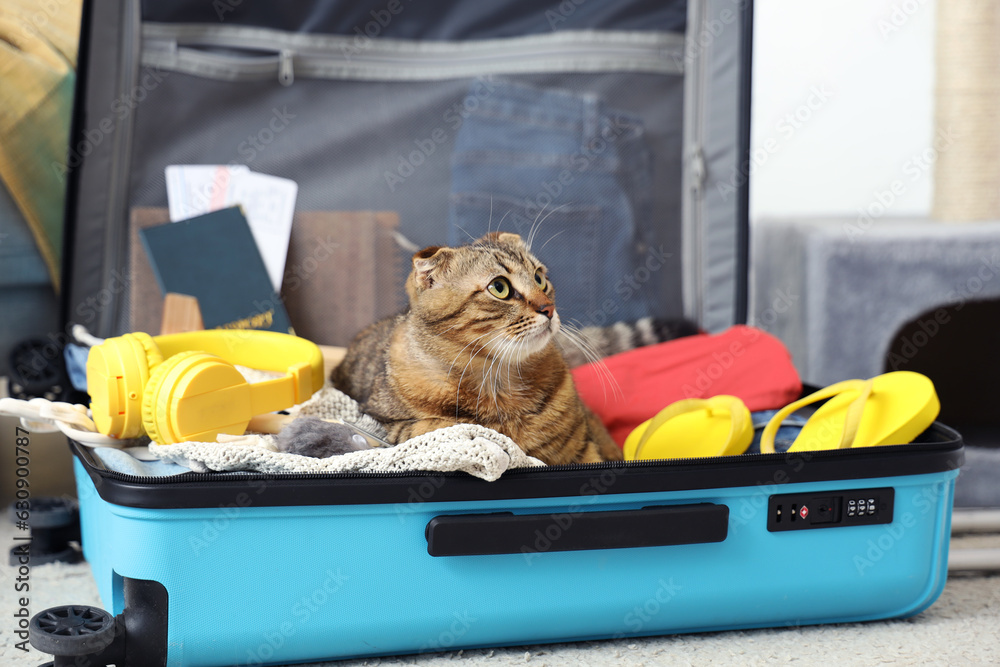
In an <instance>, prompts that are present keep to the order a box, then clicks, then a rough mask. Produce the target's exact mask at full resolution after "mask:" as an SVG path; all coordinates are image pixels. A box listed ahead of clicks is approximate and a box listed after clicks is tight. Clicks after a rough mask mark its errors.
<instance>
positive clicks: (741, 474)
mask: <svg viewBox="0 0 1000 667" xmlns="http://www.w3.org/2000/svg"><path fill="white" fill-rule="evenodd" d="M70 447H71V449H72V451H73V453H74V455H75V456H76V457H77V459H78V460H79V462H80V463H81V465H82V466H83V468H84V470H86V472H87V474H88V475H89V476H90V478H91V479H92V480H93V482H94V486H95V487H96V489H97V492H98V494H99V495H100V496H101V498H102V499H104V500H106V501H108V502H110V503H113V504H115V505H121V506H125V507H135V508H147V509H181V508H184V509H191V508H219V507H229V506H233V507H249V506H254V507H284V506H290V505H313V506H315V505H379V504H401V505H412V504H420V503H424V502H469V501H492V500H515V499H524V498H560V497H581V496H595V495H603V494H605V493H612V494H616V495H618V494H637V493H654V492H664V491H687V490H697V489H721V488H728V487H752V486H760V487H762V488H770V487H779V486H782V485H785V484H792V483H802V482H822V481H832V480H856V479H872V478H877V477H893V476H902V475H921V474H928V473H937V472H944V471H948V470H957V469H958V468H959V467H960V466H961V465H962V463H963V462H964V452H963V444H962V439H961V436H960V435H959V434H958V433H957V432H955V431H954V430H952V429H951V428H949V427H947V426H944V425H943V424H940V423H935V424H934V425H932V426H931V428H929V429H928V430H927V431H925V432H924V433H923V434H922V435H921V436H920V437H919V438H918V439H917V440H916V441H915V442H914V443H911V444H907V445H891V446H885V447H867V448H864V449H848V450H831V451H819V452H806V453H796V454H750V455H742V456H726V457H718V458H702V459H676V460H670V461H631V462H611V463H599V464H585V465H566V466H548V467H539V468H519V469H515V470H509V471H508V472H506V473H505V474H504V475H503V477H502V478H501V479H499V480H497V481H495V482H487V481H484V480H482V479H479V478H476V477H472V476H471V475H468V474H466V473H458V472H455V473H433V472H431V473H409V472H405V473H404V472H398V473H397V472H385V473H336V474H282V475H277V474H264V473H253V472H247V473H242V472H232V473H193V472H192V473H183V474H180V475H172V476H165V477H135V476H132V475H125V474H122V473H118V472H114V471H110V470H106V469H105V468H104V467H103V466H102V465H101V463H100V461H99V459H97V458H96V457H95V456H94V454H93V452H92V451H91V450H89V449H88V448H86V447H84V446H82V445H80V444H78V443H76V442H71V443H70ZM768 493H770V491H768ZM622 499H623V500H626V499H627V498H626V496H624V495H623V496H622Z"/></svg>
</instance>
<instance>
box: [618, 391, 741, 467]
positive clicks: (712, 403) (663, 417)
mask: <svg viewBox="0 0 1000 667" xmlns="http://www.w3.org/2000/svg"><path fill="white" fill-rule="evenodd" d="M742 408H743V401H741V400H740V399H738V398H736V397H735V396H713V397H712V398H709V399H704V398H685V399H682V400H680V401H674V402H673V403H671V404H670V405H668V406H667V407H665V408H663V409H662V410H660V411H659V412H658V413H656V416H655V417H653V419H652V421H650V422H649V426H647V427H646V430H645V431H643V434H642V437H641V438H639V444H638V445H636V447H635V458H636V459H637V460H638V459H639V454H640V453H641V452H642V448H643V446H644V445H645V444H646V441H648V440H649V439H650V438H651V437H653V434H654V433H655V432H656V430H657V429H659V428H660V427H661V426H663V425H664V424H666V423H667V422H668V421H670V420H671V419H673V418H674V417H677V416H679V415H685V414H688V413H691V412H698V411H699V410H708V411H709V413H711V412H712V411H713V410H718V409H722V410H727V411H728V412H729V415H730V422H731V427H730V429H729V435H728V436H727V438H726V443H727V444H728V443H730V442H732V441H733V440H734V439H735V438H736V437H737V436H738V435H739V434H740V433H742V432H743V429H744V428H746V414H745V412H744V410H742Z"/></svg>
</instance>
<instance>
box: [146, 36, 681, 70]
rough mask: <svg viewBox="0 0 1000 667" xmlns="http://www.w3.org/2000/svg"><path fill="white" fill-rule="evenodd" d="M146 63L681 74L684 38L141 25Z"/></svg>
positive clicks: (212, 66) (194, 67)
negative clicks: (435, 37) (400, 34)
mask: <svg viewBox="0 0 1000 667" xmlns="http://www.w3.org/2000/svg"><path fill="white" fill-rule="evenodd" d="M142 34H143V44H144V46H143V55H142V62H143V64H144V65H147V66H150V67H157V68H160V69H165V70H172V71H178V72H184V73H188V74H193V75H196V76H202V77H207V78H215V79H222V80H230V81H244V80H259V79H267V78H277V79H278V81H279V82H280V83H282V85H291V83H292V82H293V81H294V79H295V77H296V76H298V77H306V78H320V79H323V78H326V79H357V80H385V81H413V80H438V79H452V78H464V77H476V76H485V75H490V74H501V73H503V74H519V73H543V72H544V73H549V72H602V71H636V72H651V73H658V74H674V75H679V74H683V62H684V61H683V47H684V36H683V35H680V34H676V33H664V32H617V31H616V32H612V31H605V32H599V31H561V32H556V33H548V34H542V35H529V36H526V37H513V38H506V39H489V40H478V41H471V42H439V41H417V40H398V39H385V38H380V39H371V38H368V37H367V36H363V35H352V36H346V35H309V34H300V33H289V32H283V31H278V30H269V29H264V28H249V27H245V26H210V25H200V24H164V23H146V24H145V25H144V26H143V29H142Z"/></svg>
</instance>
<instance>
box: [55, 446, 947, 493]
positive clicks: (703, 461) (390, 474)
mask: <svg viewBox="0 0 1000 667" xmlns="http://www.w3.org/2000/svg"><path fill="white" fill-rule="evenodd" d="M956 446H960V445H957V444H956V442H942V443H910V444H906V445H885V446H881V447H865V448H862V449H835V450H822V451H815V452H798V453H791V454H790V453H787V452H778V453H775V454H759V453H755V454H740V455H737V456H720V457H700V458H688V459H657V460H644V461H607V462H604V463H576V464H566V465H553V466H544V467H532V468H512V469H510V470H508V471H507V472H505V473H504V477H507V476H522V475H539V474H550V473H555V474H558V473H560V472H582V471H604V470H622V469H648V468H663V469H664V472H666V470H667V469H669V468H676V467H693V466H714V465H719V464H720V463H735V462H739V461H745V462H746V463H747V464H748V465H749V464H757V465H759V464H766V463H782V462H793V461H797V460H802V461H809V460H812V459H816V458H819V459H821V460H822V459H824V458H856V459H857V460H858V462H859V463H861V462H863V461H866V460H869V461H870V460H874V459H879V458H884V457H885V456H886V455H887V454H888V455H890V456H893V455H905V454H907V453H931V452H946V451H950V450H953V449H955V448H956ZM74 448H75V449H76V451H77V456H78V458H80V459H81V460H82V461H83V462H84V464H85V465H86V466H87V467H89V468H90V469H92V470H93V471H94V472H97V473H98V474H99V475H101V476H102V477H109V478H111V479H115V480H119V481H122V482H126V483H131V484H175V483H182V482H206V481H212V482H219V481H226V480H232V481H242V480H261V479H269V480H307V479H308V480H316V479H393V478H405V477H421V476H425V475H434V476H436V477H468V475H467V474H466V473H463V472H437V471H428V472H420V471H412V472H411V471H372V472H335V473H261V472H213V473H198V472H188V473H181V474H178V475H164V476H155V477H142V476H137V475H129V474H125V473H120V472H117V471H114V470H107V469H106V468H104V467H103V465H101V464H100V463H98V462H97V461H96V460H95V457H94V456H93V454H92V453H91V452H90V451H89V449H88V448H87V447H83V446H80V445H76V444H75V443H74Z"/></svg>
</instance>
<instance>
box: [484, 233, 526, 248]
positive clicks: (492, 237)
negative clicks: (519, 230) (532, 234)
mask: <svg viewBox="0 0 1000 667" xmlns="http://www.w3.org/2000/svg"><path fill="white" fill-rule="evenodd" d="M476 243H500V244H504V245H524V240H522V239H521V236H520V234H515V233H514V232H490V233H489V234H487V235H486V236H483V237H482V238H480V239H479V240H477V241H476Z"/></svg>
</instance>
